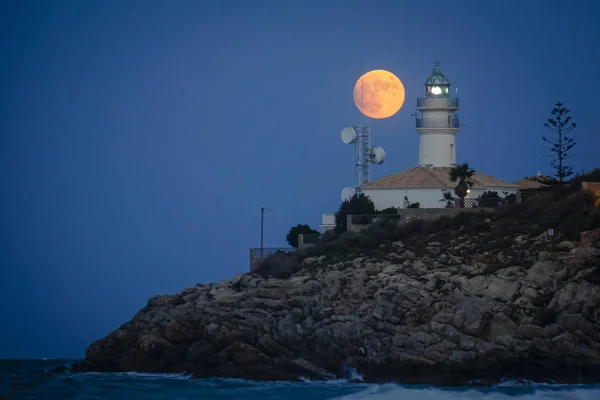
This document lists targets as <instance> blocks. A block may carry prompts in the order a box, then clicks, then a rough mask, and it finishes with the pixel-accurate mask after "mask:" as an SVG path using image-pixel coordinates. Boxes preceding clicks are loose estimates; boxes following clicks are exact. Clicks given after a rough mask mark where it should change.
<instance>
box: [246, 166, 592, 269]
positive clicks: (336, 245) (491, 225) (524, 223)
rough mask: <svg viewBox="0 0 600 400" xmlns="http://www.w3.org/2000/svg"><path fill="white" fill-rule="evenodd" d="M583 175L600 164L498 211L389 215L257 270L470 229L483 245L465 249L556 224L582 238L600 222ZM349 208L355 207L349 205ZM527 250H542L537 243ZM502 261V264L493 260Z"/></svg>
mask: <svg viewBox="0 0 600 400" xmlns="http://www.w3.org/2000/svg"><path fill="white" fill-rule="evenodd" d="M583 181H590V182H598V181H600V169H596V170H594V171H592V172H590V173H588V174H585V175H578V176H575V177H574V178H573V179H571V180H570V181H569V182H568V183H563V184H561V185H556V186H554V187H552V188H551V189H550V190H548V191H546V192H542V193H540V195H539V196H538V197H536V199H535V201H527V202H523V203H511V204H505V205H502V206H500V207H498V208H496V209H495V210H494V211H493V212H477V213H472V212H468V213H460V214H458V215H457V216H455V217H448V216H444V217H441V218H438V219H436V220H434V221H424V220H413V221H410V222H407V223H404V224H398V222H397V221H394V220H384V221H381V222H378V223H374V224H372V225H370V226H368V227H366V228H365V229H363V230H361V231H360V232H344V233H333V232H332V233H328V234H326V235H323V236H322V237H321V239H320V240H319V242H318V243H316V244H315V245H314V246H311V247H309V248H306V249H304V250H302V251H297V252H295V253H293V254H289V255H288V254H278V255H276V256H273V257H271V258H269V259H266V260H263V262H261V263H260V264H259V266H258V268H257V273H259V274H260V275H262V276H264V277H268V276H269V275H273V276H276V277H279V278H285V277H289V276H290V275H291V274H293V273H295V272H297V271H299V270H300V269H302V268H304V267H303V264H302V261H303V260H304V259H305V258H307V257H321V256H322V257H323V259H322V260H321V261H320V265H321V266H325V265H328V264H331V263H333V262H341V261H345V260H352V259H355V258H356V257H359V256H361V255H376V254H388V253H389V252H391V251H392V250H391V247H390V245H391V243H392V242H396V241H402V242H403V243H404V245H405V246H406V248H407V249H408V250H411V251H412V252H414V253H415V254H416V255H422V254H424V251H425V249H426V248H427V246H428V245H429V243H431V242H439V243H440V244H441V246H442V247H447V246H449V242H450V241H451V240H452V239H456V238H458V237H461V236H463V237H464V236H465V235H479V239H478V240H477V241H476V242H474V243H475V244H476V245H477V247H476V248H475V249H470V248H469V249H465V250H464V251H465V254H468V253H472V252H473V251H488V250H501V251H506V252H508V251H509V250H510V248H511V247H513V246H514V244H515V243H514V240H513V239H512V238H513V237H514V236H515V235H525V236H527V237H535V236H538V235H540V234H542V233H545V232H547V230H548V229H550V228H552V229H554V232H555V235H559V236H560V237H561V238H562V239H565V240H579V238H580V234H581V232H584V231H588V230H592V229H597V228H600V209H598V208H595V207H594V200H595V199H594V196H593V194H592V193H589V192H582V191H581V182H583ZM365 197H366V196H365ZM354 201H355V202H357V203H359V204H364V203H366V204H367V206H368V203H369V202H370V200H368V198H366V199H361V200H354ZM351 202H352V200H351V201H350V202H345V203H351ZM363 202H364V203H363ZM342 206H343V205H342ZM355 207H357V206H355ZM373 208H374V207H373ZM340 209H342V207H340ZM349 209H350V211H348V210H349ZM357 209H358V210H359V212H362V213H365V214H369V213H370V214H373V213H374V209H371V210H367V212H364V211H363V210H364V209H360V208H358V207H357ZM343 211H346V212H347V213H348V214H353V213H354V211H353V209H352V208H351V207H350V206H349V205H346V208H344V209H343ZM388 212H389V211H388ZM344 220H345V218H344ZM442 250H443V249H442ZM524 250H527V251H529V252H531V251H537V250H536V249H532V248H527V249H524ZM313 267H314V266H313ZM313 267H311V268H313ZM500 267H501V265H500V264H499V265H497V266H490V268H500ZM598 276H600V274H598ZM592 279H594V280H595V279H597V277H596V275H594V276H593V277H590V280H592Z"/></svg>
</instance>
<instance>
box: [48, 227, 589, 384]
mask: <svg viewBox="0 0 600 400" xmlns="http://www.w3.org/2000/svg"><path fill="white" fill-rule="evenodd" d="M465 231H466V230H465ZM515 236H516V235H515ZM530 236H532V235H523V234H521V235H519V236H516V239H514V243H519V244H520V245H521V247H522V248H524V249H525V250H519V249H517V250H515V249H512V250H508V249H506V248H503V249H493V250H490V249H489V246H488V247H487V249H486V250H485V251H479V252H478V251H477V245H478V243H479V242H477V241H478V240H479V241H481V240H482V239H481V237H479V236H477V235H475V236H468V235H467V234H466V233H465V234H464V235H462V236H460V237H459V238H453V239H452V240H451V241H450V242H449V243H434V242H431V243H429V244H428V245H426V246H422V247H421V248H420V249H419V250H418V251H417V249H411V246H409V245H408V243H410V241H409V240H406V241H405V242H404V243H403V242H391V243H389V246H384V247H382V248H379V246H376V247H375V249H376V251H377V252H376V253H375V254H374V255H368V254H364V255H363V256H361V257H360V258H356V259H353V260H349V261H344V262H335V263H333V262H329V264H328V261H327V258H326V257H325V256H323V255H320V256H318V257H313V258H306V259H305V260H304V261H303V265H304V266H308V267H307V268H304V269H300V270H298V271H297V272H295V273H293V274H292V275H289V277H287V278H286V279H275V278H268V276H267V277H266V278H264V277H261V276H259V275H257V274H238V275H236V276H235V277H234V278H233V279H232V280H230V281H224V282H218V283H214V284H210V285H198V286H196V287H193V288H190V289H186V290H184V291H183V292H182V293H181V294H178V295H160V296H154V297H152V298H151V299H149V300H148V304H147V306H146V307H144V308H143V309H142V310H140V311H139V312H138V313H137V314H136V315H135V316H134V318H133V319H132V320H131V321H129V322H127V323H126V324H124V325H123V326H121V327H120V328H118V329H117V330H115V331H114V332H112V333H110V334H109V335H108V336H107V337H105V338H103V339H100V340H98V341H96V342H94V343H92V344H91V345H90V346H89V347H88V349H87V352H86V357H85V360H84V361H83V362H81V363H79V364H75V365H73V366H72V368H71V370H72V371H74V372H78V371H139V372H187V373H191V374H193V375H194V376H195V377H233V378H245V379H259V380H298V379H300V377H307V378H310V379H336V378H342V377H345V374H346V372H347V370H348V368H355V369H356V370H357V371H358V372H359V373H360V374H362V375H363V376H364V379H365V381H367V382H386V381H398V382H404V383H414V384H438V385H467V384H469V383H470V382H471V381H473V380H480V382H481V383H480V384H490V383H494V382H497V381H499V380H500V379H502V378H505V377H508V378H510V377H513V378H527V379H533V380H540V381H543V380H547V379H552V380H554V381H556V382H559V383H584V382H590V383H592V382H595V383H597V382H599V381H600V324H599V323H598V321H599V320H600V273H598V271H597V269H598V265H599V264H598V260H599V259H598V257H600V251H599V249H598V247H597V246H598V243H599V240H600V235H599V234H595V233H594V234H586V235H582V238H584V240H582V242H581V243H575V242H566V241H563V242H560V243H559V244H558V245H557V246H556V249H555V250H556V251H554V252H552V251H541V252H540V251H539V249H540V248H544V246H545V245H539V246H538V245H536V246H537V247H535V246H533V244H534V243H535V241H536V239H535V238H533V239H530ZM477 237H479V239H477ZM544 238H545V236H543V235H542V237H540V238H539V240H545V239H544ZM511 241H513V240H512V238H511ZM527 243H531V244H532V246H531V247H532V248H531V249H529V247H528V245H527ZM546 248H549V249H551V247H550V246H548V247H546ZM423 249H426V250H425V251H423ZM536 249H537V250H536ZM500 250H502V251H500ZM517 251H521V252H522V253H520V254H518V256H519V257H517V254H516V252H517ZM417 254H419V256H417ZM513 260H517V261H513ZM527 260H529V261H527ZM596 275H598V279H596ZM62 371H63V370H60V371H59V370H57V372H62ZM573 371H576V372H573Z"/></svg>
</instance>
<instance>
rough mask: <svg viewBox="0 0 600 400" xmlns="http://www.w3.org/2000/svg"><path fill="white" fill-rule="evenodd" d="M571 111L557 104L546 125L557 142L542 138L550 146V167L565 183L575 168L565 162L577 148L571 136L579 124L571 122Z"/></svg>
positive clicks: (560, 180) (559, 179)
mask: <svg viewBox="0 0 600 400" xmlns="http://www.w3.org/2000/svg"><path fill="white" fill-rule="evenodd" d="M569 112H570V111H569V110H568V109H566V108H565V107H563V105H562V103H556V104H555V107H554V108H553V109H552V112H551V113H550V115H551V117H550V118H548V122H546V123H545V124H544V126H545V127H546V128H548V129H549V130H550V131H551V132H552V133H554V134H555V135H556V140H551V139H547V138H546V137H545V136H542V140H543V141H544V142H546V143H548V144H549V145H550V151H551V154H550V157H551V158H552V162H551V163H550V167H552V169H554V170H555V171H556V172H555V173H554V176H556V178H558V181H559V182H563V181H564V180H565V178H568V177H570V176H571V175H573V168H572V167H569V166H567V165H565V161H566V160H567V159H568V158H570V157H571V154H569V151H570V150H571V149H572V148H573V147H575V144H576V142H575V139H573V137H572V136H569V133H570V132H572V131H573V130H574V129H575V128H576V127H577V124H576V123H575V122H571V119H572V117H571V116H570V115H568V114H569Z"/></svg>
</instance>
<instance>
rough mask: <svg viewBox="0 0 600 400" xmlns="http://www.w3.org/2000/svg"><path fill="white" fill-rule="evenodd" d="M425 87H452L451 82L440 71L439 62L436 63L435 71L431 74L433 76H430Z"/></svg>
mask: <svg viewBox="0 0 600 400" xmlns="http://www.w3.org/2000/svg"><path fill="white" fill-rule="evenodd" d="M425 85H432V86H433V85H436V86H441V85H447V86H450V80H449V79H448V77H447V76H446V75H444V74H443V73H442V71H441V70H440V63H439V62H437V63H435V66H434V67H433V71H432V72H431V75H430V76H429V78H427V81H426V82H425Z"/></svg>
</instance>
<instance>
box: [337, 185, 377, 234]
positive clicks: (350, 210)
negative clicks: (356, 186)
mask: <svg viewBox="0 0 600 400" xmlns="http://www.w3.org/2000/svg"><path fill="white" fill-rule="evenodd" d="M365 214H371V215H372V214H377V211H376V210H375V204H374V203H373V201H371V199H370V198H369V197H368V196H367V195H365V194H364V193H361V194H355V195H354V196H352V198H351V199H349V200H344V202H342V204H341V205H340V208H339V209H338V211H337V212H336V213H335V232H336V233H343V232H346V230H347V229H348V226H347V216H348V215H365Z"/></svg>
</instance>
